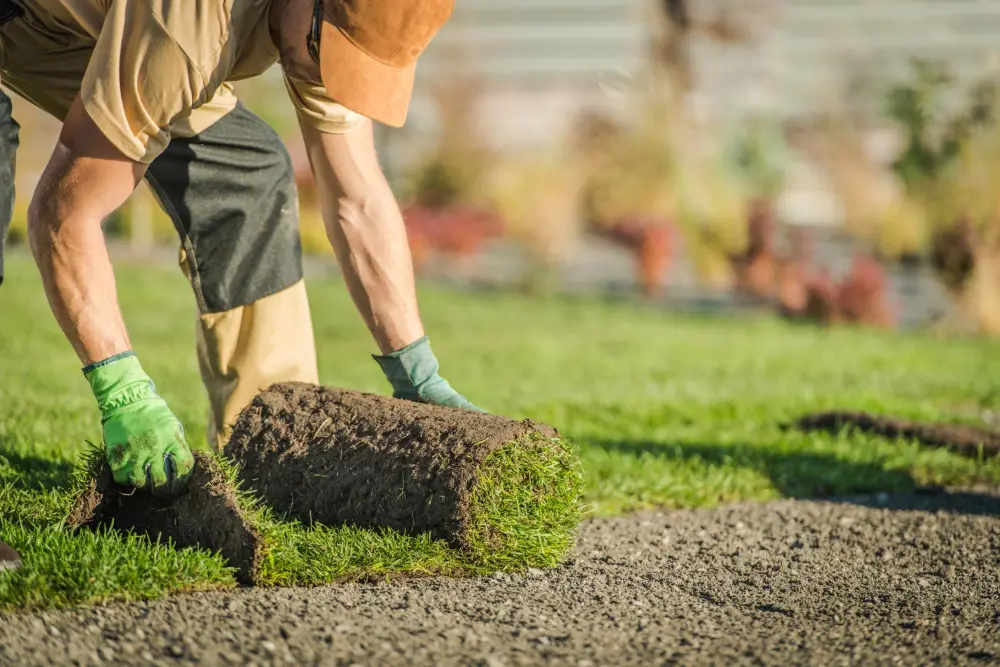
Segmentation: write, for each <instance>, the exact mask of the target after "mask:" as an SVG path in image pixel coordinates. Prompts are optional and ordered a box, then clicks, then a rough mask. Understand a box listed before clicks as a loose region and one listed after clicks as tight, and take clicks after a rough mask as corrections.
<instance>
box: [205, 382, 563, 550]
mask: <svg viewBox="0 0 1000 667" xmlns="http://www.w3.org/2000/svg"><path fill="white" fill-rule="evenodd" d="M224 453H225V455H226V457H227V458H229V459H231V460H232V461H234V462H235V463H236V464H237V465H238V467H239V475H240V478H241V481H242V486H243V487H244V488H246V489H249V490H252V491H253V492H254V493H255V494H256V495H257V496H258V497H259V499H260V500H261V501H262V502H263V503H264V504H265V505H267V506H269V507H270V508H272V509H273V510H274V511H276V512H278V513H279V514H281V515H284V516H287V517H290V518H293V519H296V520H298V521H301V522H303V523H305V524H312V523H314V522H315V523H319V524H324V525H328V526H349V527H354V528H366V529H370V528H379V529H391V530H394V531H397V532H399V533H400V534H404V535H417V534H429V535H430V536H431V537H432V538H433V539H436V540H442V541H444V542H446V543H447V544H448V545H449V546H450V547H452V548H454V549H456V550H458V551H460V552H461V553H463V554H464V555H465V556H466V558H468V559H469V560H470V561H471V562H474V563H476V564H480V565H483V564H486V565H491V566H498V567H502V566H504V565H507V564H511V563H517V564H521V565H524V566H535V567H543V566H551V565H555V564H557V563H558V562H559V560H560V558H561V557H562V555H563V554H564V553H565V552H566V551H567V550H568V549H569V548H570V547H571V546H572V535H573V533H574V531H575V529H576V525H577V523H578V522H579V518H580V506H579V501H580V493H581V487H582V475H581V471H580V469H579V461H578V459H577V457H576V453H575V452H574V451H573V450H572V448H571V447H570V446H569V445H568V443H567V442H566V441H565V440H563V439H562V438H561V437H559V434H558V433H557V431H556V430H555V429H553V428H551V427H549V426H547V425H544V424H540V423H537V422H533V421H530V420H524V421H516V420H512V419H507V418H504V417H500V416H495V415H489V414H483V413H479V412H473V411H467V410H459V409H453V408H444V407H439V406H431V405H424V404H419V403H414V402H410V401H403V400H396V399H391V398H386V397H383V396H377V395H373V394H366V393H360V392H356V391H350V390H344V389H337V388H332V387H323V386H317V385H312V384H304V383H284V384H278V385H274V386H272V387H270V388H269V389H268V390H266V391H264V392H262V393H260V394H259V395H258V396H257V397H256V398H255V399H254V400H253V401H252V403H251V404H250V405H249V406H247V408H245V409H244V411H243V413H242V414H241V415H240V417H239V419H238V420H237V422H236V423H235V424H234V426H233V432H232V437H231V438H230V440H229V443H228V444H227V446H226V448H225V452H224Z"/></svg>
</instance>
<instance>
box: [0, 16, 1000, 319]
mask: <svg viewBox="0 0 1000 667" xmlns="http://www.w3.org/2000/svg"><path fill="white" fill-rule="evenodd" d="M473 4H475V3H473ZM784 4H786V3H782V2H779V1H778V0H771V1H770V2H768V1H766V0H755V2H725V1H723V0H719V1H716V2H712V3H705V4H704V5H702V4H698V5H695V4H694V3H691V2H685V1H683V0H655V1H651V2H649V3H648V7H646V5H644V7H646V8H647V9H648V10H649V11H648V13H647V14H644V16H645V17H647V19H648V20H647V19H644V21H645V25H647V26H648V29H649V30H648V35H647V37H648V40H647V42H646V43H645V44H644V45H642V47H641V48H643V49H644V53H645V54H646V55H645V56H644V58H645V59H644V61H643V62H644V68H643V69H642V70H641V71H631V72H628V73H627V76H625V77H623V78H622V80H623V81H624V83H625V84H627V85H624V86H623V87H622V88H621V89H615V90H612V91H610V92H609V91H608V90H605V91H604V93H605V96H607V97H613V98H614V100H613V101H614V102H615V104H613V105H606V106H605V107H601V106H600V105H593V106H590V107H580V108H576V109H571V110H570V111H568V112H567V113H565V114H562V115H561V116H560V118H561V121H560V123H559V124H560V125H561V126H562V128H561V129H564V130H565V131H563V132H561V134H558V135H556V133H554V132H550V133H548V134H551V135H553V136H552V138H551V140H550V141H546V142H534V143H530V144H529V145H518V144H517V142H516V141H515V142H507V144H508V145H503V144H504V142H501V141H498V140H497V137H496V136H495V135H496V134H497V132H496V131H494V129H495V128H493V127H492V126H491V123H490V121H485V120H484V117H485V116H484V109H489V108H490V107H496V106H497V103H496V102H495V98H493V97H490V96H489V95H490V93H491V90H490V86H489V85H488V83H487V82H485V81H484V80H483V79H482V78H480V77H476V76H470V75H469V74H468V71H464V73H463V65H468V66H470V67H471V65H470V63H472V62H473V61H474V60H475V57H474V56H476V54H477V53H478V52H477V49H476V46H475V44H473V45H472V46H471V47H469V51H467V52H465V53H466V54H467V55H464V56H452V57H450V58H447V59H445V60H448V61H449V63H448V64H449V65H450V66H451V69H449V70H443V69H441V70H439V69H434V70H433V72H432V73H430V74H428V75H427V76H426V77H425V79H424V82H425V83H421V84H420V85H421V86H424V88H422V90H423V91H424V93H423V94H424V95H425V98H426V100H427V104H428V105H429V106H430V107H431V108H432V113H433V115H434V117H435V118H436V119H437V120H436V128H437V130H436V131H435V132H422V135H423V136H421V137H420V141H418V142H416V143H414V142H409V140H408V139H407V138H406V137H407V135H406V134H405V132H403V133H401V132H399V131H393V130H388V129H387V128H378V140H379V142H380V146H385V147H388V148H389V149H393V150H390V151H389V152H390V153H392V154H393V155H395V154H397V153H404V152H405V153H406V159H403V160H397V159H395V158H394V159H392V160H389V159H386V168H387V171H388V172H389V176H390V179H391V182H392V184H393V186H394V189H395V191H396V192H397V194H398V196H399V201H400V204H401V207H402V209H403V212H404V217H405V220H406V223H407V229H408V233H409V237H410V242H411V246H412V248H413V252H414V258H415V262H416V266H417V269H418V271H419V272H420V273H421V274H422V275H434V276H436V277H442V276H444V277H451V278H456V277H457V278H463V277H464V278H465V279H472V280H477V281H480V282H482V281H488V280H489V279H490V277H491V275H492V274H493V273H494V272H495V269H494V268H491V267H494V266H495V264H492V263H490V262H485V263H484V261H485V260H484V257H485V256H486V255H488V254H489V253H490V252H491V251H492V250H493V249H495V248H497V247H501V246H502V247H513V248H516V249H518V252H519V253H520V254H519V258H520V259H519V261H520V264H519V265H518V266H520V267H522V268H521V269H520V273H519V277H518V278H517V282H518V283H519V284H520V285H521V286H522V287H524V288H526V289H530V290H535V291H552V290H558V289H561V285H562V283H561V279H560V275H563V274H562V273H561V272H564V271H566V270H569V269H568V268H567V267H573V266H574V262H581V261H583V260H582V259H581V257H583V256H584V254H585V253H584V249H586V248H591V247H597V246H596V245H595V244H597V245H600V247H601V248H610V249H613V252H615V253H618V255H617V256H619V257H625V258H627V259H628V262H630V265H631V267H632V269H631V270H632V274H633V276H634V280H633V286H634V291H635V292H636V293H637V294H641V295H644V296H645V297H647V298H653V299H664V300H665V302H667V303H669V302H670V298H671V294H672V282H671V280H672V275H674V273H675V272H674V268H675V267H676V266H677V265H678V263H679V262H681V261H685V262H687V263H688V264H689V265H690V267H691V271H692V275H693V276H694V277H695V280H696V281H697V283H698V285H699V287H700V288H701V289H703V290H704V292H705V293H706V294H710V295H719V294H726V295H729V296H730V297H731V298H732V299H734V300H736V301H737V302H739V303H742V304H753V305H757V306H762V307H765V308H773V309H774V310H775V311H776V312H779V313H780V314H782V315H783V316H785V317H790V318H795V319H802V320H806V321H811V322H814V323H818V324H823V325H830V324H835V323H849V324H860V325H868V326H896V325H898V321H899V317H898V315H899V313H898V312H896V310H894V309H895V306H894V305H893V304H892V303H890V301H891V300H892V284H893V281H895V280H896V278H895V277H894V276H896V272H897V271H901V270H913V269H914V267H916V268H918V269H921V270H926V271H927V272H928V274H930V275H933V276H934V280H935V284H936V285H938V286H939V287H940V289H941V290H942V291H943V292H944V293H946V294H947V295H948V298H949V299H950V301H951V303H952V305H953V306H954V308H953V312H952V313H951V314H950V315H949V318H948V323H949V326H955V327H958V328H960V329H961V330H963V331H972V332H978V333H985V334H990V335H997V334H1000V124H998V123H1000V120H998V118H997V105H998V99H997V85H1000V76H996V75H994V74H993V73H992V70H991V71H990V72H989V73H987V74H984V75H983V76H981V77H979V78H972V79H971V80H970V78H969V77H968V76H964V77H956V76H954V75H953V72H952V71H951V70H950V69H949V66H948V64H947V63H942V62H938V61H935V60H934V59H909V58H906V57H904V56H899V58H897V60H899V61H901V62H903V61H905V66H901V67H886V68H885V70H886V72H891V74H886V75H885V76H884V77H882V78H881V79H880V80H878V81H876V82H875V83H874V84H873V85H868V86H862V87H861V88H858V89H856V88H851V87H850V86H849V85H848V86H846V87H845V88H843V89H835V90H832V91H831V100H833V101H837V102H842V101H844V100H847V99H848V98H851V96H855V97H858V96H864V100H863V101H864V102H865V104H867V106H865V104H859V105H855V106H851V105H849V104H837V103H831V104H829V105H827V108H825V109H823V111H822V112H821V113H809V114H804V115H801V116H800V117H795V118H790V117H789V115H788V114H780V113H776V112H774V111H773V109H769V108H768V107H767V105H762V106H761V107H760V108H758V109H756V110H753V111H752V112H750V113H744V114H742V115H741V116H739V117H738V118H737V119H736V120H735V121H733V119H732V117H731V116H729V115H727V114H726V113H715V114H706V113H704V110H703V109H702V108H701V106H699V103H698V95H697V91H698V90H699V62H700V60H699V59H703V58H704V55H703V54H704V53H705V49H706V48H707V47H706V46H705V45H706V44H708V45H711V48H712V49H715V50H716V51H715V52H716V53H721V52H724V51H725V50H727V49H728V50H730V51H733V52H735V53H736V54H737V55H736V56H734V57H735V58H745V57H746V56H745V55H741V54H745V52H744V51H741V49H745V48H746V47H747V45H748V44H753V43H755V41H757V42H759V41H760V40H761V39H762V38H761V34H762V33H761V27H760V26H762V25H763V26H765V27H766V26H767V25H770V23H769V22H771V23H773V22H774V21H775V20H777V19H776V18H775V17H776V16H777V15H778V10H780V9H781V8H782V7H783V6H784ZM484 7H485V5H484ZM482 11H486V10H485V9H483V10H482ZM497 11H499V10H497ZM511 11H513V9H512V10H511ZM462 20H464V19H462V18H461V17H459V18H458V19H457V24H456V25H457V27H455V28H451V27H450V26H449V27H448V28H446V30H455V31H460V30H465V29H469V30H472V29H476V30H478V29H481V28H483V27H482V26H478V25H474V26H472V27H471V28H470V27H469V25H467V24H463V23H462ZM553 29H554V28H553ZM443 34H444V33H443ZM455 34H458V33H457V32H456V33H455ZM445 41H447V39H445ZM466 46H468V45H466ZM442 48H444V47H442ZM490 53H491V52H490V50H489V48H488V47H486V46H484V47H483V48H482V53H481V54H479V55H478V56H476V57H478V61H477V62H487V63H488V62H489V59H490ZM468 54H472V55H468ZM897 64H898V63H897ZM792 65H793V66H794V63H792ZM435 67H436V66H435ZM846 69H850V67H846ZM269 74H273V71H272V72H271V73H269ZM862 74H864V75H868V74H870V72H862ZM848 78H849V77H848ZM237 89H238V91H239V93H240V95H241V97H242V99H243V100H244V103H246V104H247V105H248V106H250V107H251V108H252V109H253V110H254V111H256V112H257V113H258V114H260V115H261V116H262V117H263V118H264V119H265V120H266V121H267V122H268V123H270V124H271V125H272V127H274V128H275V130H277V131H278V132H279V133H280V134H281V135H282V137H284V138H285V140H286V142H287V145H288V147H289V151H290V154H291V156H292V162H293V166H294V168H295V172H296V178H297V180H298V183H299V188H300V195H301V208H300V210H301V233H302V242H303V248H304V250H305V252H306V253H307V254H308V255H310V256H316V257H317V258H319V260H320V261H323V262H328V263H333V261H334V259H333V256H332V252H331V251H330V247H329V243H328V242H327V239H326V232H325V227H324V222H323V220H322V216H321V214H320V212H319V210H318V208H317V201H316V193H315V187H314V183H313V181H312V177H311V174H310V171H309V166H308V161H307V159H306V158H305V155H304V152H303V150H302V146H301V140H300V138H299V137H298V127H297V123H296V121H295V119H294V116H293V114H291V113H290V106H289V105H288V103H287V98H286V97H285V95H284V92H283V90H282V89H281V85H280V79H279V78H278V77H276V76H270V75H269V76H265V77H263V78H261V79H259V80H254V81H245V82H240V83H239V84H238V86H237ZM611 93H614V95H611ZM520 99H529V100H530V97H525V96H522V98H520ZM848 101H851V100H848ZM853 101H857V100H853ZM18 102H19V103H18V106H17V107H16V108H17V113H18V118H19V120H20V121H21V122H22V125H23V126H24V131H23V148H22V150H21V155H22V157H21V158H19V175H18V182H19V185H20V186H21V195H20V197H19V199H18V201H17V205H16V213H15V220H14V224H13V228H12V230H11V236H10V242H11V243H13V244H18V243H23V241H24V226H25V211H26V208H27V202H28V199H29V197H28V193H29V192H30V189H31V188H32V187H33V182H34V179H36V178H37V174H38V172H39V171H40V169H41V166H42V163H43V161H44V156H45V155H47V153H48V150H49V149H50V144H51V142H52V139H53V138H54V137H55V136H56V131H57V126H56V125H55V124H54V122H53V121H52V120H51V119H46V118H44V117H42V116H40V115H39V114H37V113H36V112H33V111H32V110H31V109H29V108H28V107H27V105H26V104H24V103H23V102H20V101H18ZM519 104H521V106H522V107H523V106H524V104H523V103H519ZM529 104H530V102H529ZM726 106H727V105H726V104H725V103H723V104H722V107H723V109H722V110H723V112H725V111H727V109H726ZM862 107H864V108H866V109H874V111H873V112H866V113H859V112H858V111H857V109H858V108H862ZM497 113H502V112H497ZM525 133H527V129H526V132H525ZM879 136H890V137H892V140H891V142H889V144H888V145H889V146H890V148H889V149H886V148H885V146H884V145H883V146H882V147H881V148H880V149H878V150H875V149H873V148H872V146H873V137H879ZM884 143H885V142H883V144H884ZM511 144H512V145H511ZM398 146H406V147H407V148H406V150H405V151H403V150H402V149H399V150H396V149H395V147H398ZM414 146H416V148H415V147H414ZM393 151H394V152H393ZM803 162H806V163H808V165H810V168H811V169H812V170H813V171H814V172H816V173H818V174H819V175H820V176H819V177H820V178H821V179H822V184H823V185H822V188H823V189H824V192H825V194H827V195H829V197H830V198H831V199H832V200H834V201H835V202H836V206H837V210H838V212H839V213H838V216H837V219H836V223H835V224H834V225H826V226H822V225H814V224H807V223H806V222H805V221H803V220H799V219H797V218H796V215H797V214H794V213H793V214H790V213H788V208H787V206H785V202H786V201H787V200H788V199H789V198H790V197H791V195H790V194H789V193H790V192H792V191H793V190H794V187H793V186H794V183H793V181H794V180H795V178H796V176H795V175H796V174H797V173H798V171H796V170H799V171H801V165H802V164H803ZM105 227H106V231H107V233H108V235H109V236H110V237H113V238H115V239H116V240H117V241H119V242H121V243H122V244H125V245H127V247H128V248H130V250H131V251H132V252H135V253H149V252H154V251H156V249H159V248H163V247H171V246H175V245H176V236H175V233H174V231H173V228H172V225H171V223H170V220H169V219H168V218H167V217H166V215H164V214H163V213H162V211H161V210H160V209H159V207H158V206H157V205H156V202H155V201H154V200H153V198H152V197H151V195H150V194H149V192H148V191H147V190H146V189H145V187H141V188H140V189H139V190H137V192H136V194H135V196H134V197H133V198H132V199H131V200H130V202H129V203H128V205H127V206H126V207H124V208H123V209H122V210H121V211H119V212H118V213H117V214H116V215H115V216H112V218H110V219H109V220H108V221H107V222H106V224H105ZM823 237H832V238H838V239H839V238H847V239H849V240H850V243H851V246H850V247H851V251H850V257H851V260H850V263H849V265H847V266H845V267H841V269H840V270H839V271H835V270H833V269H834V268H835V267H832V266H831V265H829V264H828V263H827V262H825V261H824V259H823V257H822V253H820V252H818V251H817V243H819V240H820V239H821V238H823ZM588 244H589V245H588ZM588 256H589V255H588ZM588 261H589V260H588ZM588 266H589V265H588ZM595 266H596V265H595ZM588 270H589V269H588ZM594 270H595V271H596V270H597V269H594ZM837 274H839V275H837ZM498 280H499V279H498Z"/></svg>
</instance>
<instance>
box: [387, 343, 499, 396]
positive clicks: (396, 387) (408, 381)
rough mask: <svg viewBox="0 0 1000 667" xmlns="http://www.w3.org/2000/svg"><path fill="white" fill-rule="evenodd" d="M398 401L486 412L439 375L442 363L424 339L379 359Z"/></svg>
mask: <svg viewBox="0 0 1000 667" xmlns="http://www.w3.org/2000/svg"><path fill="white" fill-rule="evenodd" d="M375 361H377V362H378V363H379V365H380V366H381V367H382V371H383V372H384V373H385V377H386V379H387V380H389V384H391V385H392V395H393V397H394V398H402V399H406V400H408V401H417V402H419V403H430V404H432V405H443V406H445V407H449V408H463V409H465V410H475V411H477V412H482V411H481V410H479V408H477V407H476V406H474V405H473V404H472V403H470V402H469V401H468V400H466V398H465V397H464V396H462V395H461V394H459V393H458V392H457V391H455V390H454V389H452V388H451V385H450V384H448V381H447V380H445V379H444V378H443V377H441V376H440V375H439V374H438V361H437V359H436V358H435V357H434V353H433V352H432V351H431V344H430V341H429V340H428V339H427V336H424V337H422V338H420V339H419V340H417V341H416V342H414V343H411V344H410V345H407V346H406V347H404V348H402V349H400V350H397V351H396V352H392V353H390V354H386V355H382V356H376V357H375Z"/></svg>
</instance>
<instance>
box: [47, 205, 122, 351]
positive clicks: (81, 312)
mask: <svg viewBox="0 0 1000 667" xmlns="http://www.w3.org/2000/svg"><path fill="white" fill-rule="evenodd" d="M36 201H37V200H36ZM29 225H30V227H29V228H30V230H31V249H32V252H33V253H34V256H35V262H36V263H37V265H38V270H39V272H40V273H41V276H42V283H43V284H44V286H45V294H46V296H47V297H48V300H49V306H50V307H51V309H52V313H53V315H55V318H56V320H57V321H58V322H59V326H60V327H62V330H63V333H64V334H65V335H66V338H67V340H69V342H70V344H72V346H73V349H74V350H76V354H77V356H78V357H79V358H80V362H81V364H82V365H84V366H86V365H87V364H91V363H94V362H96V361H100V360H101V359H107V358H108V357H111V356H112V355H115V354H118V353H119V352H124V351H126V350H128V349H129V348H130V343H129V339H128V334H127V333H126V330H125V324H124V322H123V320H122V316H121V312H120V311H119V309H118V298H117V294H116V289H115V277H114V272H113V270H112V268H111V261H110V260H109V258H108V253H107V248H106V246H105V244H104V236H103V234H102V232H101V221H100V219H98V220H91V219H87V218H86V217H84V216H79V215H73V214H72V213H68V214H67V212H65V211H60V210H58V208H53V207H51V206H49V205H47V204H45V203H39V204H37V205H34V206H32V207H31V212H30V214H29Z"/></svg>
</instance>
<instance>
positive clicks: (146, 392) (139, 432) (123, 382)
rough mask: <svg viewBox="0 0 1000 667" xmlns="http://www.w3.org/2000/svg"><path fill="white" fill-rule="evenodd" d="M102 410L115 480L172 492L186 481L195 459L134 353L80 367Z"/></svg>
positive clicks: (181, 430)
mask: <svg viewBox="0 0 1000 667" xmlns="http://www.w3.org/2000/svg"><path fill="white" fill-rule="evenodd" d="M83 374H84V376H85V377H86V378H87V381H88V382H90V388H91V390H92V391H93V392H94V398H96V399H97V406H98V407H99V408H100V410H101V426H102V428H103V431H104V448H105V450H106V451H107V457H108V465H110V466H111V473H112V475H113V476H114V479H115V481H116V482H118V483H119V484H128V485H131V486H134V487H136V488H138V489H148V490H149V491H152V492H153V493H154V494H156V495H172V494H175V493H177V492H179V491H180V490H181V489H183V488H184V486H185V485H186V484H187V482H188V479H189V478H190V477H191V472H192V470H193V469H194V457H193V456H192V455H191V449H190V448H189V447H188V445H187V442H186V441H185V439H184V427H183V426H181V423H180V421H179V420H178V419H177V417H175V416H174V413H173V412H171V411H170V408H169V407H167V403H166V401H164V400H163V399H162V398H160V396H159V394H157V393H156V387H155V386H154V385H153V381H152V380H151V379H150V378H149V376H148V375H146V373H145V371H143V370H142V366H141V365H140V364H139V359H138V358H136V356H135V353H134V352H123V353H122V354H116V355H115V356H113V357H110V358H108V359H105V360H104V361H99V362H97V363H95V364H91V365H89V366H87V367H86V368H84V369H83Z"/></svg>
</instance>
